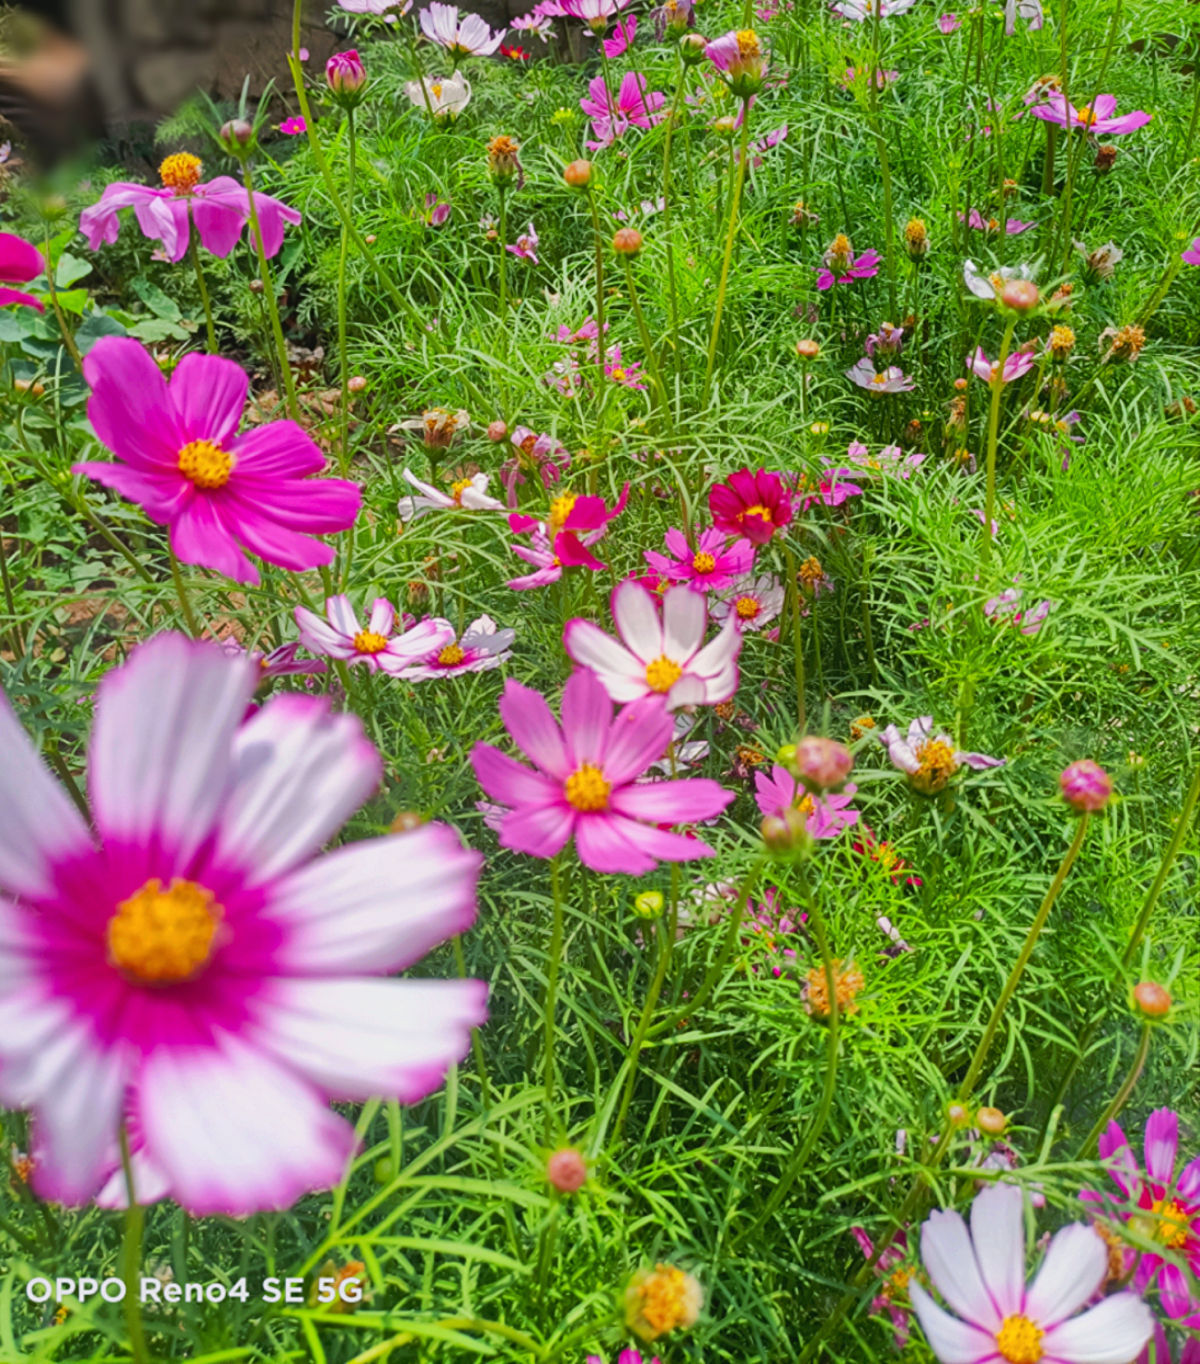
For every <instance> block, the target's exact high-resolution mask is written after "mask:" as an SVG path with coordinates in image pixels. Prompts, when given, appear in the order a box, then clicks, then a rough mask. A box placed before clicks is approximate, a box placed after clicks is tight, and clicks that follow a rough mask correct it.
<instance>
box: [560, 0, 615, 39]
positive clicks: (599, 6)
mask: <svg viewBox="0 0 1200 1364" xmlns="http://www.w3.org/2000/svg"><path fill="white" fill-rule="evenodd" d="M560 3H561V7H562V12H563V13H564V14H565V15H567V16H568V17H569V18H571V19H581V20H582V21H583V22H584V23H585V24H587V26H588V27H589V28H590V29H592V31H593V32H596V33H602V32H603V31H604V29H605V28H607V26H608V22H609V20H610V19H615V18H616V17H617V15H618V14H620V12H621V11H622V10H623V9H624V8H625V7H626V6H627V5H628V4H629V3H630V0H560Z"/></svg>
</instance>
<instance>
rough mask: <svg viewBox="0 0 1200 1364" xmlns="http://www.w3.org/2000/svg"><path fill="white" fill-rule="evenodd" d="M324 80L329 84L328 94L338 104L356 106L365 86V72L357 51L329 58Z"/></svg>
mask: <svg viewBox="0 0 1200 1364" xmlns="http://www.w3.org/2000/svg"><path fill="white" fill-rule="evenodd" d="M325 79H326V80H327V81H328V82H329V90H330V93H331V94H333V95H334V96H335V97H336V98H337V99H338V100H339V102H340V103H343V104H350V103H354V104H357V103H358V101H359V99H360V98H361V96H362V94H363V91H364V89H365V87H366V84H367V70H366V67H364V66H363V64H362V58H361V57H360V56H359V55H358V53H357V51H356V50H355V49H354V48H351V49H350V50H349V51H348V52H335V53H334V54H333V56H332V57H330V59H329V60H328V61H327V62H326V63H325Z"/></svg>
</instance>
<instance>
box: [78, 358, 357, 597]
mask: <svg viewBox="0 0 1200 1364" xmlns="http://www.w3.org/2000/svg"><path fill="white" fill-rule="evenodd" d="M83 376H84V378H85V379H86V380H87V382H88V383H89V384H90V385H91V389H92V396H91V398H90V399H89V400H88V417H89V419H90V420H91V423H92V427H93V428H94V430H95V432H96V435H97V436H98V437H99V439H100V441H101V442H102V443H103V444H104V445H106V446H107V447H108V448H109V449H110V450H111V451H112V452H113V454H115V455H116V456H117V460H118V461H119V462H118V463H115V464H103V463H100V462H98V461H93V460H88V461H85V462H84V463H81V464H75V465H73V466H72V468H73V470H74V472H75V473H78V474H86V475H87V476H88V477H89V478H93V479H95V480H96V482H97V483H102V484H103V485H104V486H105V487H106V488H112V489H114V490H115V491H116V492H118V493H120V494H121V496H122V497H127V498H128V499H129V500H130V501H131V502H137V503H139V504H140V505H141V506H142V508H143V509H144V510H145V512H146V515H147V516H149V518H150V519H151V520H152V521H155V522H157V523H158V524H159V525H160V526H168V527H169V528H170V537H171V549H172V550H173V551H174V553H175V555H176V556H177V557H178V558H179V559H181V560H182V561H183V562H184V563H185V564H199V565H200V566H202V567H204V568H211V569H215V570H216V572H218V573H224V574H225V576H226V577H228V578H233V579H234V580H235V581H236V582H242V583H257V582H258V580H259V577H258V570H257V569H256V568H255V567H254V565H253V564H252V563H251V562H250V560H249V559H247V558H246V556H245V554H244V553H243V550H249V551H250V552H251V553H252V554H257V555H258V557H259V558H260V559H265V560H266V561H267V563H271V564H279V565H280V566H281V567H283V568H290V569H293V570H294V571H296V572H300V571H302V570H304V569H309V568H319V567H321V566H322V565H324V564H328V563H331V562H332V561H333V546H332V545H327V544H323V543H322V542H321V541H319V540H314V539H312V538H311V537H312V536H314V535H330V534H333V533H335V532H337V531H342V530H346V529H347V528H348V527H349V526H351V525H352V524H353V522H354V519H355V517H356V516H357V515H358V509H359V506H360V504H361V502H362V492H361V490H360V489H359V487H358V485H357V484H356V483H351V482H349V481H347V480H346V479H341V478H325V479H313V478H312V477H311V475H313V474H318V473H320V472H321V471H322V470H323V469H324V468H325V464H326V461H325V456H324V455H323V454H322V453H321V451H320V450H319V449H318V448H317V446H316V445H315V444H314V443H313V441H312V440H311V439H310V437H309V436H308V435H307V434H306V433H305V432H304V431H303V430H302V429H301V428H300V427H299V426H297V424H296V423H295V422H292V421H276V422H266V423H265V424H263V425H262V426H256V427H254V428H252V429H251V430H249V431H245V432H243V433H242V434H241V435H239V434H238V429H237V428H238V423H239V421H240V420H241V416H242V410H243V408H244V407H245V405H246V394H247V390H248V388H249V382H250V381H249V379H248V377H247V375H246V372H245V370H243V369H242V368H241V366H240V365H235V364H234V363H233V361H232V360H224V359H222V358H221V357H220V356H216V355H198V354H195V353H193V354H190V355H185V356H184V357H183V359H182V360H181V361H180V362H179V364H178V365H177V366H176V367H175V372H174V374H173V375H172V376H171V382H170V384H169V385H168V383H167V381H166V379H164V378H163V373H162V370H160V369H159V367H158V366H157V365H156V364H155V363H154V361H153V359H152V358H151V357H150V355H149V354H148V353H147V352H146V351H145V350H143V349H142V347H141V345H140V344H139V343H138V342H137V341H134V340H133V339H132V337H125V336H106V337H102V338H101V339H100V340H99V341H97V342H96V344H95V345H94V346H93V347H92V349H91V350H90V351H89V352H88V354H87V356H86V357H85V359H84V362H83Z"/></svg>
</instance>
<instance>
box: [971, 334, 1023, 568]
mask: <svg viewBox="0 0 1200 1364" xmlns="http://www.w3.org/2000/svg"><path fill="white" fill-rule="evenodd" d="M1016 325H1017V317H1016V314H1015V313H1014V314H1013V316H1012V317H1010V318H1009V319H1008V325H1007V326H1006V327H1005V329H1004V340H1003V341H1002V342H1001V343H1000V358H999V359H998V360H997V361H996V368H995V376H994V378H993V379H992V401H991V406H990V408H989V409H988V429H987V492H986V494H985V496H984V501H983V545H982V548H981V549H980V554H979V563H980V567H981V569H986V568H987V566H988V563H989V560H990V559H991V554H992V519H993V514H994V513H995V510H996V445H997V443H998V441H999V436H1000V399H1001V397H1002V396H1003V394H1004V364H1005V361H1006V360H1007V359H1008V352H1009V349H1010V347H1011V346H1012V339H1013V329H1014V328H1015V327H1016Z"/></svg>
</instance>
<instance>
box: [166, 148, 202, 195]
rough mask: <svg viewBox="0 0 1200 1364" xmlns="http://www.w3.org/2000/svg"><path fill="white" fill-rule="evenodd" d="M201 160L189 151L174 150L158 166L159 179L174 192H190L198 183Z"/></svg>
mask: <svg viewBox="0 0 1200 1364" xmlns="http://www.w3.org/2000/svg"><path fill="white" fill-rule="evenodd" d="M202 165H203V162H202V161H201V160H200V158H199V157H198V156H193V155H192V154H191V152H176V153H175V154H174V155H173V156H168V157H167V158H166V160H165V161H163V162H162V163H161V164H160V165H159V168H158V175H159V179H160V180H161V181H162V182H163V185H164V186H165V187H166V188H167V189H173V190H174V191H175V193H176V194H191V192H192V190H194V189H195V188H196V186H197V185H198V184H199V183H200V169H201V166H202Z"/></svg>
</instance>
